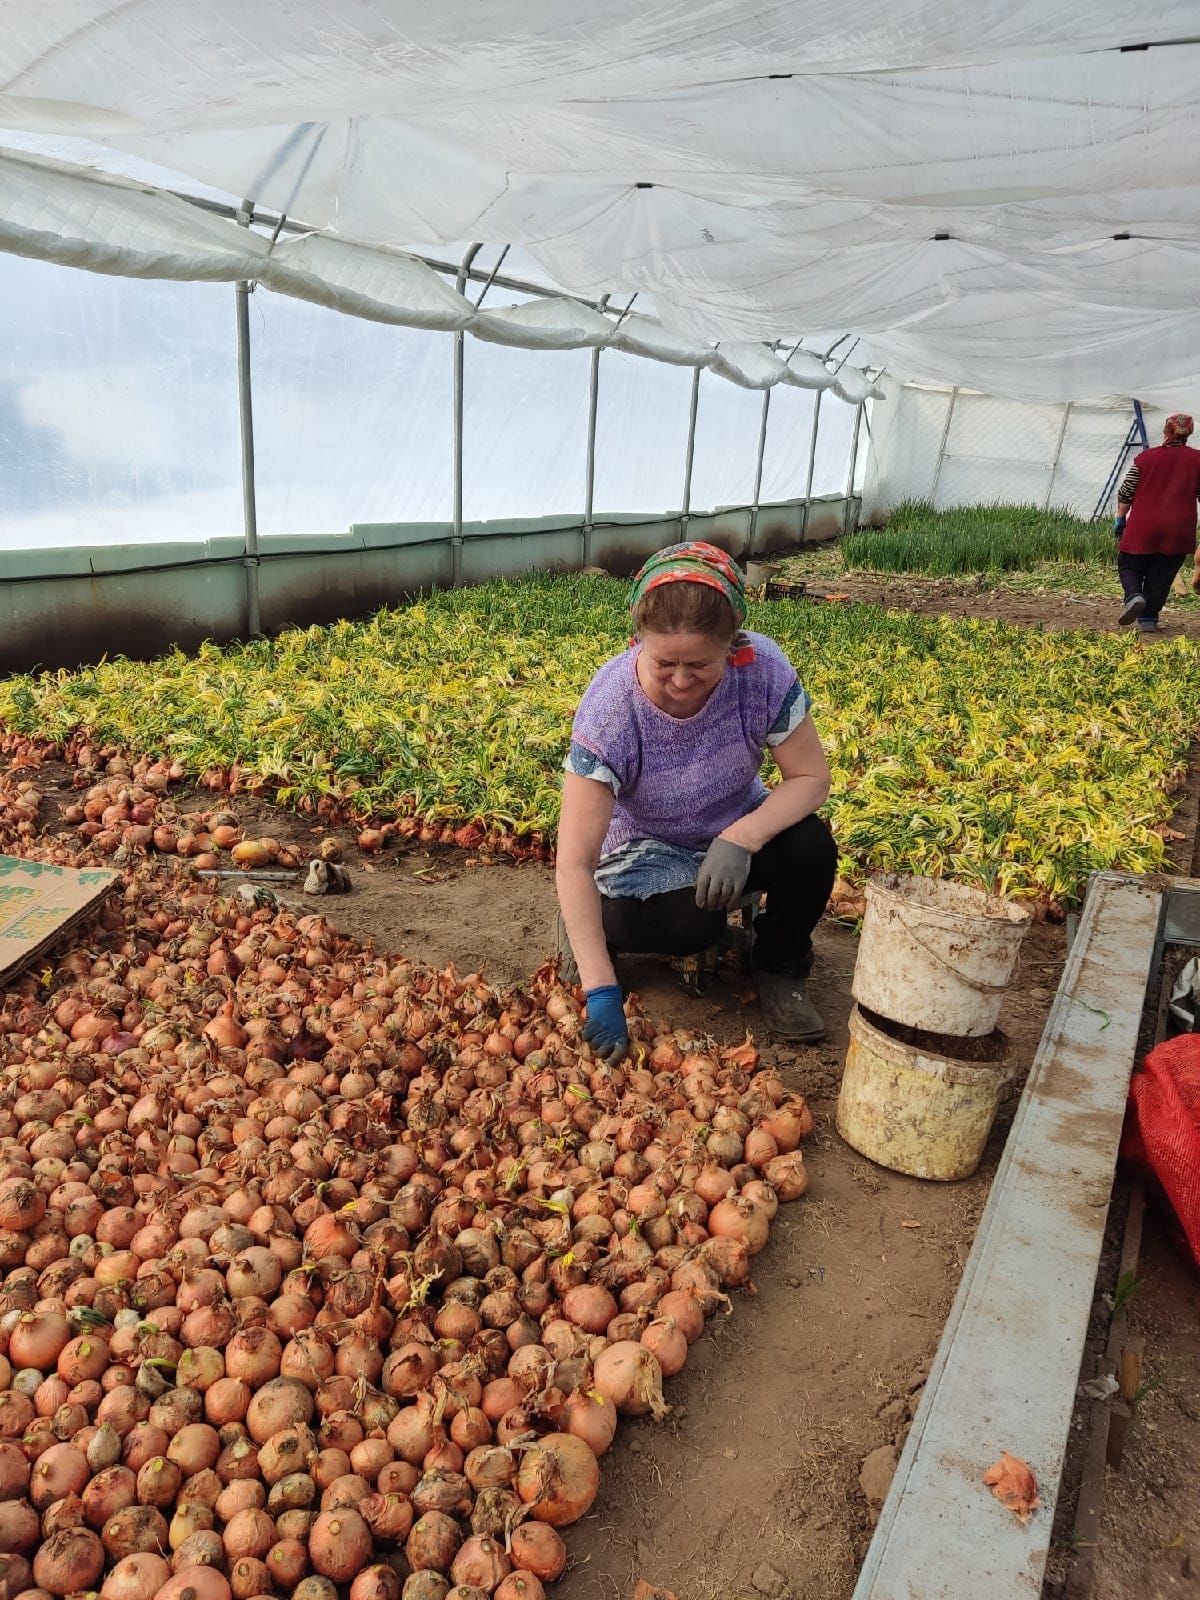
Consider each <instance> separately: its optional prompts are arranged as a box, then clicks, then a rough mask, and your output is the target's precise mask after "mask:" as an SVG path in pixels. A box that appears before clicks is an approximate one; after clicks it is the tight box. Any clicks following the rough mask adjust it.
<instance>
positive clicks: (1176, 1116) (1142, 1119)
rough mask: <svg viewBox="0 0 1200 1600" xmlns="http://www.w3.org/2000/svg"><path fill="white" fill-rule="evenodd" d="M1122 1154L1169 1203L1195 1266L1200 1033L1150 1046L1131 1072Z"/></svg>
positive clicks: (1198, 1251) (1199, 1224) (1199, 1212)
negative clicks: (1140, 1061)
mask: <svg viewBox="0 0 1200 1600" xmlns="http://www.w3.org/2000/svg"><path fill="white" fill-rule="evenodd" d="M1121 1155H1122V1158H1123V1159H1124V1160H1125V1161H1127V1162H1129V1163H1130V1164H1131V1165H1132V1166H1133V1167H1135V1168H1136V1169H1137V1170H1138V1171H1139V1172H1140V1173H1141V1175H1142V1176H1143V1177H1144V1178H1145V1179H1146V1182H1147V1186H1148V1187H1149V1188H1150V1189H1151V1190H1152V1191H1154V1192H1156V1193H1157V1194H1159V1195H1160V1196H1161V1197H1165V1199H1166V1200H1167V1201H1168V1202H1169V1203H1170V1206H1171V1209H1172V1210H1173V1211H1174V1213H1175V1215H1176V1217H1178V1219H1179V1223H1180V1226H1181V1227H1182V1229H1183V1233H1184V1237H1185V1239H1186V1242H1187V1248H1188V1250H1189V1251H1190V1252H1191V1256H1192V1259H1193V1261H1194V1262H1195V1263H1196V1265H1197V1266H1200V1034H1197V1033H1181V1034H1180V1035H1179V1036H1178V1037H1177V1038H1175V1039H1166V1040H1164V1042H1163V1043H1162V1044H1160V1045H1155V1047H1154V1049H1153V1050H1151V1052H1150V1054H1149V1055H1148V1056H1147V1057H1146V1059H1145V1060H1144V1061H1143V1062H1142V1065H1141V1067H1140V1069H1139V1070H1138V1071H1137V1072H1135V1073H1134V1075H1133V1079H1132V1081H1131V1082H1130V1085H1129V1116H1128V1118H1127V1120H1126V1124H1125V1133H1124V1136H1123V1138H1122V1140H1121Z"/></svg>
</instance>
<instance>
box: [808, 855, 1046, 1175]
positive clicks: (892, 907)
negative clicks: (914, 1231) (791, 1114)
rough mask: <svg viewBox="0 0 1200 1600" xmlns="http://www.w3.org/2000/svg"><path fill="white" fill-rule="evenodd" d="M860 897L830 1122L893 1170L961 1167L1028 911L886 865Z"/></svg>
mask: <svg viewBox="0 0 1200 1600" xmlns="http://www.w3.org/2000/svg"><path fill="white" fill-rule="evenodd" d="M866 901H867V908H866V913H865V916H864V918H863V929H862V939H861V942H860V944H859V951H858V961H857V964H856V966H855V969H854V982H853V985H852V992H853V995H854V999H855V1001H856V1002H857V1003H856V1005H855V1008H854V1011H853V1013H852V1014H851V1017H850V1045H849V1048H848V1050H847V1052H846V1067H845V1072H844V1074H843V1077H842V1087H841V1093H840V1095H839V1097H838V1108H837V1128H838V1132H839V1133H840V1134H841V1136H842V1138H843V1139H845V1141H846V1143H847V1144H849V1145H852V1146H853V1147H854V1149H855V1150H858V1151H859V1152H860V1153H861V1154H862V1155H865V1156H868V1157H869V1158H870V1159H871V1160H872V1161H876V1162H878V1163H879V1164H880V1165H881V1166H885V1167H891V1168H893V1169H894V1170H895V1171H897V1172H905V1173H908V1174H909V1175H910V1176H912V1177H916V1178H938V1179H951V1178H966V1177H969V1176H970V1174H971V1173H972V1172H974V1171H975V1168H976V1167H977V1166H978V1165H979V1161H980V1158H981V1157H982V1155H983V1151H984V1146H985V1145H986V1144H987V1139H988V1134H989V1133H990V1132H991V1127H992V1123H993V1121H994V1120H995V1116H996V1109H997V1107H998V1106H999V1103H1000V1092H1001V1090H1002V1088H1003V1087H1004V1084H1005V1081H1006V1080H1007V1078H1008V1076H1009V1065H1008V1056H1009V1049H1008V1041H1007V1039H1006V1038H1005V1036H1004V1035H1003V1034H1002V1033H1000V1032H999V1031H998V1029H997V1027H996V1023H997V1020H998V1018H999V1015H1000V1007H1001V1004H1002V1002H1003V1000H1004V996H1005V994H1006V993H1007V991H1008V988H1009V986H1010V984H1011V982H1012V977H1013V973H1014V972H1015V970H1016V965H1017V957H1018V955H1019V954H1020V949H1021V941H1022V939H1023V938H1024V937H1025V933H1026V931H1027V929H1028V927H1029V923H1030V914H1029V912H1028V911H1027V910H1026V909H1025V908H1024V907H1022V906H1019V905H1016V904H1014V903H1013V902H1012V901H1010V900H1005V899H1003V898H1001V897H1000V896H999V895H988V894H985V893H983V892H982V891H980V890H977V889H969V888H966V887H965V886H963V885H962V884H955V883H949V882H946V881H945V880H943V879H935V878H903V877H900V876H898V875H896V874H888V875H885V876H881V877H878V878H875V879H873V880H872V881H871V882H870V883H869V884H868V885H867V891H866Z"/></svg>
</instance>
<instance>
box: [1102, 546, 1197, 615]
mask: <svg viewBox="0 0 1200 1600" xmlns="http://www.w3.org/2000/svg"><path fill="white" fill-rule="evenodd" d="M1184 559H1185V558H1184V557H1183V556H1161V555H1156V556H1132V555H1126V554H1125V553H1124V551H1122V552H1121V553H1120V554H1119V555H1118V556H1117V573H1118V575H1119V577H1120V579H1121V587H1122V589H1124V591H1125V598H1126V600H1132V599H1133V597H1134V595H1135V594H1140V595H1141V596H1142V598H1143V599H1144V600H1145V602H1146V609H1145V611H1143V612H1142V615H1141V620H1142V621H1143V622H1157V621H1158V613H1159V612H1160V611H1161V610H1162V608H1163V606H1164V605H1166V603H1167V596H1168V595H1169V594H1170V592H1171V585H1172V584H1173V583H1174V582H1175V574H1176V573H1177V572H1178V571H1179V569H1180V567H1181V566H1182V565H1183V563H1184Z"/></svg>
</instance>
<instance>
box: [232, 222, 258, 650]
mask: <svg viewBox="0 0 1200 1600" xmlns="http://www.w3.org/2000/svg"><path fill="white" fill-rule="evenodd" d="M253 215H254V202H253V200H243V201H242V206H241V209H240V210H239V212H238V224H239V226H241V227H243V228H248V227H249V226H250V218H251V217H252V216H253ZM250 289H251V285H250V283H249V282H248V281H247V280H246V279H244V278H243V279H241V280H239V282H238V283H237V284H236V286H235V290H234V294H235V305H236V311H237V365H238V421H239V426H240V430H241V446H242V526H243V532H244V537H245V549H244V552H243V555H242V565H243V567H244V568H245V571H246V632H247V633H248V634H249V636H250V637H251V638H252V639H253V638H257V637H259V636H260V635H261V634H262V607H261V604H260V597H259V587H258V567H259V559H258V504H257V500H256V496H255V489H254V401H253V396H252V393H251V387H250Z"/></svg>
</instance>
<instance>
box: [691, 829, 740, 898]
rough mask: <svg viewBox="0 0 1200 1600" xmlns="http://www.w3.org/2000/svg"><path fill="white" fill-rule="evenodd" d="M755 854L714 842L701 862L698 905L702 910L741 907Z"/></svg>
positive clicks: (726, 840) (697, 884) (717, 841)
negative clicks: (739, 905)
mask: <svg viewBox="0 0 1200 1600" xmlns="http://www.w3.org/2000/svg"><path fill="white" fill-rule="evenodd" d="M751 859H752V858H751V855H750V852H749V850H744V849H743V848H742V846H741V845H740V844H733V843H731V842H730V840H728V839H714V840H713V842H712V843H711V844H710V845H709V847H708V853H707V855H706V856H705V857H704V860H703V861H702V862H701V863H700V872H699V875H698V876H697V878H696V904H697V905H698V906H699V907H700V909H701V911H728V910H730V909H731V908H732V907H733V906H735V905H737V903H738V901H739V900H740V899H741V898H742V891H743V890H744V889H745V887H746V879H747V878H748V877H749V876H750V862H751Z"/></svg>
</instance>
